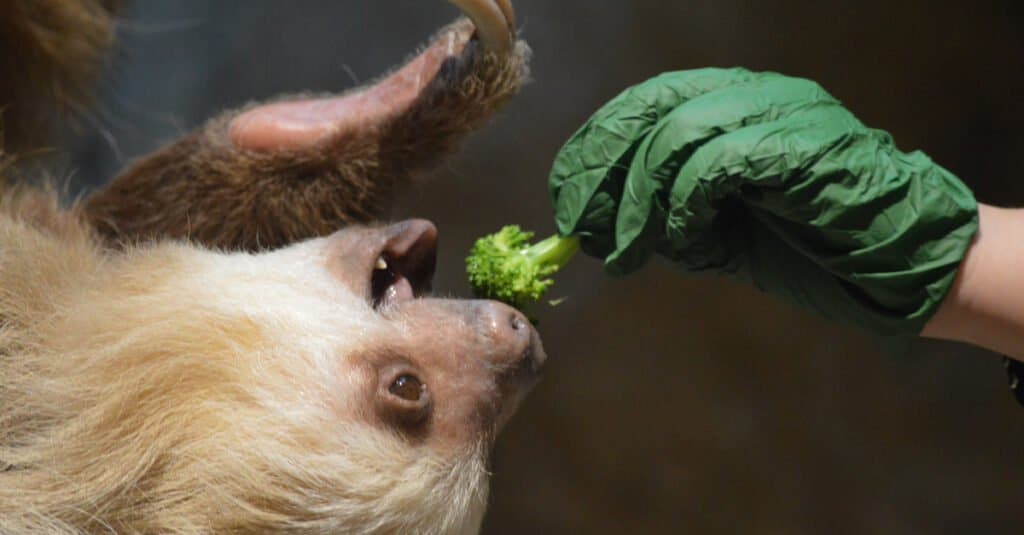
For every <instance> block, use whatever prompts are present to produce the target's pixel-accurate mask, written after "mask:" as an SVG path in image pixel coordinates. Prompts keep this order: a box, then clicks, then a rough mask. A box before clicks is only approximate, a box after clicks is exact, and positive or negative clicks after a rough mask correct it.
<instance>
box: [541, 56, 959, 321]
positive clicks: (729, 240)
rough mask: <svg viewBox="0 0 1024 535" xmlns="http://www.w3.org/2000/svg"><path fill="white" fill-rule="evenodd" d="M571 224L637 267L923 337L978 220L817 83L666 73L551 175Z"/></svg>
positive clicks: (564, 218)
mask: <svg viewBox="0 0 1024 535" xmlns="http://www.w3.org/2000/svg"><path fill="white" fill-rule="evenodd" d="M550 192H551V198H552V202H553V203H554V206H555V214H556V215H555V218H556V222H557V225H558V231H559V233H560V234H563V235H578V236H580V238H581V245H582V248H583V250H584V251H585V252H586V253H588V254H590V255H592V256H596V257H599V258H601V259H603V260H604V261H605V266H606V268H607V271H608V272H609V273H612V274H615V275H624V274H627V273H630V272H632V271H634V270H636V269H638V268H639V267H640V266H642V265H643V264H644V262H645V261H647V260H648V259H649V258H650V257H651V256H652V255H653V254H660V255H662V256H664V257H666V258H668V259H669V260H671V261H672V262H673V263H675V264H677V265H679V266H681V267H682V268H683V269H684V270H686V271H718V272H727V273H732V274H735V275H737V276H739V277H742V278H745V279H747V280H750V281H752V282H753V283H754V284H756V285H757V287H759V288H760V289H762V290H763V291H767V292H771V293H775V294H779V295H782V296H785V297H788V298H790V299H792V300H794V301H796V302H797V303H798V304H800V305H802V306H804V307H807V308H810V309H811V310H813V311H816V312H817V313H819V314H821V315H823V316H825V317H827V318H830V319H833V320H836V321H841V322H845V323H853V324H856V325H860V326H862V327H864V328H867V329H868V330H870V331H872V332H875V333H877V334H881V335H897V336H902V335H915V336H916V335H917V334H918V333H919V332H920V331H921V329H922V328H923V326H924V324H925V323H926V322H927V321H928V319H929V318H930V317H931V316H932V314H933V313H934V312H935V310H936V309H937V308H938V306H939V304H940V303H941V301H942V299H943V297H944V296H945V295H946V293H947V291H948V290H949V287H950V286H951V285H952V284H953V280H954V278H955V276H956V270H957V268H958V266H959V264H960V261H961V260H962V258H963V256H964V254H965V253H966V251H967V248H968V246H969V244H970V242H971V239H972V238H973V236H974V234H975V232H976V230H977V225H978V218H977V203H976V202H975V200H974V197H973V195H972V194H971V191H970V190H969V189H968V188H967V187H966V186H965V185H964V184H963V183H962V182H961V181H960V180H959V179H957V178H956V177H955V176H953V175H952V174H951V173H950V172H949V171H947V170H945V169H943V168H942V167H939V166H938V165H936V164H935V163H934V162H932V161H931V160H930V159H929V158H928V157H927V156H925V155H924V154H922V153H920V152H914V153H909V154H907V153H903V152H900V151H899V150H898V149H897V148H896V146H895V145H894V144H893V141H892V138H891V137H890V136H889V135H888V134H887V133H885V132H883V131H881V130H875V129H870V128H867V127H865V126H864V125H863V124H861V123H860V122H859V121H858V120H857V119H856V118H855V117H854V116H853V115H852V114H850V112H849V111H847V110H846V109H845V108H843V106H842V104H841V103H840V102H839V101H838V100H836V99H835V98H833V97H832V96H831V95H829V94H828V93H827V92H826V91H825V90H824V89H822V88H821V87H820V86H819V85H817V84H816V83H814V82H811V81H809V80H804V79H799V78H791V77H786V76H782V75H779V74H776V73H754V72H750V71H747V70H744V69H703V70H694V71H682V72H673V73H667V74H663V75H661V76H658V77H656V78H653V79H651V80H648V81H647V82H644V83H642V84H640V85H637V86H635V87H633V88H630V89H628V90H626V91H625V92H623V93H622V94H620V95H619V96H617V97H616V98H614V99H613V100H612V101H610V102H609V103H608V104H606V105H605V106H604V107H602V108H601V109H600V110H598V111H597V113H596V114H594V116H593V117H592V118H591V119H590V120H589V121H588V122H587V123H586V124H585V125H583V127H582V128H581V129H580V130H579V131H578V132H576V134H574V135H573V136H572V138H570V139H569V141H568V142H567V143H566V145H565V147H564V148H562V150H561V151H560V153H559V154H558V157H557V158H556V160H555V163H554V166H553V169H552V171H551V177H550Z"/></svg>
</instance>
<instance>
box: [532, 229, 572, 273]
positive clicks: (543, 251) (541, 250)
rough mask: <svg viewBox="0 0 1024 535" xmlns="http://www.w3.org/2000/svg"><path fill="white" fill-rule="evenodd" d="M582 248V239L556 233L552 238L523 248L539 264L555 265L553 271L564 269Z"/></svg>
mask: <svg viewBox="0 0 1024 535" xmlns="http://www.w3.org/2000/svg"><path fill="white" fill-rule="evenodd" d="M579 250H580V239H579V238H577V237H576V236H559V235H558V234H555V235H554V236H551V237H550V238H547V239H544V240H541V241H539V242H537V243H535V244H533V245H531V246H530V247H527V248H526V249H525V250H523V254H524V255H526V256H528V257H529V258H530V259H531V260H533V261H534V262H536V263H537V264H538V265H541V266H545V267H553V268H554V269H553V270H552V271H558V270H560V269H562V267H564V266H565V265H566V264H568V263H569V260H570V259H572V257H573V255H575V254H576V251H579Z"/></svg>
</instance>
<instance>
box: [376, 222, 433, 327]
mask: <svg viewBox="0 0 1024 535" xmlns="http://www.w3.org/2000/svg"><path fill="white" fill-rule="evenodd" d="M382 232H383V234H384V242H383V244H382V245H381V247H380V249H379V250H378V251H377V253H376V254H375V255H374V257H373V260H372V261H373V266H372V269H371V272H370V296H371V299H372V301H373V305H374V307H380V306H383V305H392V304H396V303H400V302H404V301H410V300H412V299H415V298H418V297H422V296H423V295H426V294H429V293H430V291H431V288H432V283H433V279H434V270H435V268H436V265H437V227H436V226H434V224H433V223H431V222H430V221H426V220H423V219H410V220H408V221H403V222H401V223H396V224H394V225H391V226H389V227H386V228H384V229H383V231H382Z"/></svg>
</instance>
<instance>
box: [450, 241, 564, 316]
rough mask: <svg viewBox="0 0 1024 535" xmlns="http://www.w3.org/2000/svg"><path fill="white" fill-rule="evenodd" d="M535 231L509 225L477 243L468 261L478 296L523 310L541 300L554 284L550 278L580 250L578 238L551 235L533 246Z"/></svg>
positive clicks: (471, 281)
mask: <svg viewBox="0 0 1024 535" xmlns="http://www.w3.org/2000/svg"><path fill="white" fill-rule="evenodd" d="M532 238H533V233H532V232H527V231H524V230H522V229H520V228H519V227H518V226H516V225H509V226H507V227H505V228H503V229H501V230H499V231H498V232H495V233H494V234H491V235H489V236H484V237H483V238H480V239H479V240H477V241H476V244H474V245H473V249H472V250H471V251H470V253H469V256H468V257H467V258H466V272H467V273H468V274H469V284H470V287H471V288H472V290H473V293H474V294H475V295H476V296H477V297H482V298H486V299H496V300H498V301H501V302H503V303H506V304H509V305H511V306H514V307H516V308H518V309H520V310H522V309H523V307H525V306H526V305H528V304H530V303H533V302H536V301H540V299H541V297H543V295H544V292H545V291H547V289H548V287H549V286H551V285H552V284H554V282H555V281H553V280H552V279H551V275H552V274H553V273H555V272H556V271H558V270H559V269H562V267H563V266H565V264H567V263H568V262H569V259H570V258H572V256H573V255H574V254H576V251H578V250H579V248H580V245H579V239H578V238H576V237H562V236H558V235H555V236H551V237H550V238H547V239H545V240H543V241H540V242H537V243H536V244H534V245H530V239H532Z"/></svg>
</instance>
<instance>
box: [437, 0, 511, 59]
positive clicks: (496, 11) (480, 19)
mask: <svg viewBox="0 0 1024 535" xmlns="http://www.w3.org/2000/svg"><path fill="white" fill-rule="evenodd" d="M448 1H449V2H451V3H452V4H454V5H455V6H456V7H458V8H459V9H460V10H462V12H463V13H465V14H466V16H467V17H469V18H470V20H472V21H473V25H474V26H476V32H477V35H478V36H479V39H480V42H481V43H482V44H483V46H484V48H485V49H487V50H490V51H494V52H497V53H499V54H508V53H509V52H510V51H511V50H512V47H513V46H514V45H515V31H516V29H515V24H516V22H515V11H514V10H513V9H512V3H511V1H510V0H448Z"/></svg>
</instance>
